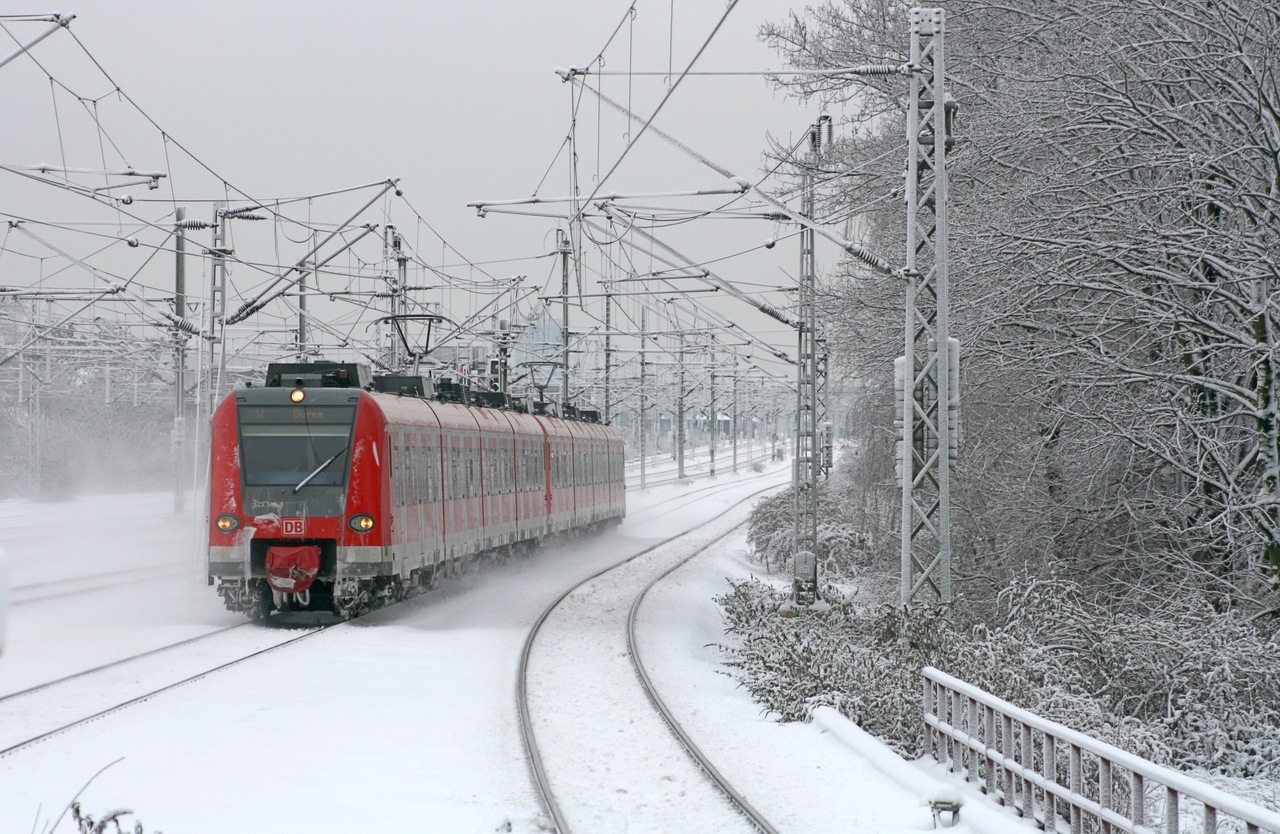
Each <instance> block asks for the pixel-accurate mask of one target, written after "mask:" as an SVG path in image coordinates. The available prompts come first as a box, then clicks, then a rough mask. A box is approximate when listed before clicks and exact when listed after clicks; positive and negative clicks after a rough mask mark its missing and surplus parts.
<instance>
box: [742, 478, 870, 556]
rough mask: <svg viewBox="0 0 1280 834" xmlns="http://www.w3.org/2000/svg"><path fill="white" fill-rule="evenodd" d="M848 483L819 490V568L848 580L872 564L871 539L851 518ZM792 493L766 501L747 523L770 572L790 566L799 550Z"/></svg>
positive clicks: (835, 483) (756, 550) (753, 543)
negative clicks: (847, 509) (796, 539)
mask: <svg viewBox="0 0 1280 834" xmlns="http://www.w3.org/2000/svg"><path fill="white" fill-rule="evenodd" d="M846 493H847V484H845V483H844V482H843V480H840V479H835V480H833V481H832V482H831V483H829V484H820V485H819V487H818V541H817V545H818V547H817V555H818V569H819V572H820V573H821V575H823V576H827V577H831V578H834V579H839V580H842V581H848V580H851V579H853V578H855V577H857V576H858V575H859V574H860V573H861V570H862V568H864V567H866V566H867V565H868V564H869V561H870V557H869V555H868V538H867V536H866V535H865V534H864V533H863V532H862V531H861V530H860V529H859V527H858V526H857V525H856V524H855V523H854V522H853V520H852V519H850V518H849V517H848V513H847V512H846V511H845V509H844V506H845V504H846V503H847V501H848V495H847V494H846ZM793 500H794V499H793V497H792V494H791V491H790V490H787V491H785V492H780V493H776V494H774V495H770V496H768V497H766V498H762V499H761V500H760V501H759V502H757V503H756V506H755V507H754V508H753V509H752V511H751V516H750V519H749V520H748V522H747V543H748V544H750V545H751V547H752V549H753V550H754V553H755V558H757V559H759V560H760V562H761V563H762V564H763V565H764V566H765V567H766V568H768V569H770V570H777V569H779V568H782V567H784V566H786V565H789V564H790V560H791V555H792V552H793V551H794V550H795V524H794V518H795V514H794V513H795V510H794V505H793Z"/></svg>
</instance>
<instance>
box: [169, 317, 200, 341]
mask: <svg viewBox="0 0 1280 834" xmlns="http://www.w3.org/2000/svg"><path fill="white" fill-rule="evenodd" d="M164 317H165V318H166V319H168V320H169V323H170V324H172V325H173V326H174V327H176V328H177V329H179V330H181V331H182V332H183V333H186V334H187V335H188V336H195V335H197V334H198V333H199V332H200V328H198V327H196V326H195V325H194V324H192V323H191V322H189V321H187V320H186V319H183V318H178V317H177V316H175V315H174V314H173V313H165V314H164Z"/></svg>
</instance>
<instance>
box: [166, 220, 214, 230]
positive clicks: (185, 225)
mask: <svg viewBox="0 0 1280 834" xmlns="http://www.w3.org/2000/svg"><path fill="white" fill-rule="evenodd" d="M173 225H174V227H175V228H178V229H207V228H209V227H210V226H211V225H213V224H212V223H210V222H208V221H207V220H179V221H178V222H177V223H174V224H173Z"/></svg>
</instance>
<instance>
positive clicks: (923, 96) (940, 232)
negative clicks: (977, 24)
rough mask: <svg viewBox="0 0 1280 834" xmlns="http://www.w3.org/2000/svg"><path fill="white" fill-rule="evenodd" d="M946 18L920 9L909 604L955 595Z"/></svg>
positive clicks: (903, 459)
mask: <svg viewBox="0 0 1280 834" xmlns="http://www.w3.org/2000/svg"><path fill="white" fill-rule="evenodd" d="M945 20H946V16H945V12H944V11H943V10H942V9H912V10H911V62H910V64H909V67H910V69H911V93H910V99H909V106H908V110H907V143H908V151H907V153H908V157H907V183H906V186H907V189H906V201H907V263H906V269H905V270H904V276H905V277H906V279H907V304H906V307H907V309H906V339H905V352H904V355H903V357H902V358H901V359H899V361H898V363H897V364H898V367H897V368H896V369H895V370H896V371H897V373H896V377H897V381H898V384H899V391H898V393H899V405H898V409H899V417H900V422H901V426H902V435H901V438H900V440H899V441H898V444H899V445H898V474H899V477H900V478H901V483H902V603H903V605H910V604H911V603H912V602H913V601H915V600H916V599H917V598H918V597H919V595H920V594H922V593H923V592H924V591H925V589H929V590H931V591H932V592H933V595H934V596H935V597H936V598H937V599H938V600H939V601H940V602H942V603H944V604H950V603H951V601H952V596H951V508H950V488H951V459H952V457H953V456H954V454H955V452H956V448H957V440H958V439H959V438H958V436H957V435H958V432H957V428H958V424H957V422H956V421H957V417H958V394H959V391H958V390H957V389H958V387H959V385H958V383H959V379H958V368H959V364H958V351H957V350H956V349H955V346H954V345H953V342H954V340H952V339H951V338H950V333H949V329H948V321H947V168H946V159H947V146H948V145H949V144H950V142H951V137H950V133H951V132H950V130H949V127H950V124H949V123H950V120H951V116H952V114H953V113H954V112H955V104H954V102H952V101H950V100H948V97H947V94H946V89H945V84H944V81H945V65H944V51H943V34H944V25H945ZM908 383H909V384H908ZM940 403H944V404H946V405H945V407H942V408H940V407H939V404H940Z"/></svg>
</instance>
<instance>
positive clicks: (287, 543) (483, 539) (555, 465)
mask: <svg viewBox="0 0 1280 834" xmlns="http://www.w3.org/2000/svg"><path fill="white" fill-rule="evenodd" d="M304 377H305V378H304ZM278 378H279V377H278V376H277V379H278ZM270 381H271V378H270V375H269V385H270ZM286 381H287V382H291V383H292V384H291V385H289V387H265V388H245V389H238V390H236V391H234V392H232V393H231V394H229V395H228V396H227V398H226V399H225V400H223V402H222V403H221V405H219V406H218V408H217V410H216V411H215V413H214V416H213V428H212V452H211V462H210V490H209V551H208V573H209V581H210V584H213V583H215V582H216V583H217V585H218V592H219V594H221V596H222V597H223V600H224V601H225V603H226V605H227V607H228V608H229V609H230V610H233V611H240V612H243V613H246V614H248V615H250V616H252V617H260V616H264V615H266V614H268V613H269V612H270V611H272V610H273V609H279V610H289V609H308V610H332V611H333V612H334V613H336V614H338V615H339V616H343V617H350V616H354V615H357V614H360V613H362V612H363V611H367V610H369V609H371V608H373V607H376V606H378V605H380V604H383V603H385V602H388V601H394V600H396V599H401V598H403V597H405V596H408V595H410V594H412V593H414V592H416V591H418V590H421V589H423V588H426V587H430V586H431V585H432V584H434V582H435V581H436V579H437V578H439V577H440V576H443V575H447V574H449V573H450V572H452V571H454V570H456V568H457V566H458V565H459V564H460V562H461V561H463V560H466V559H469V558H472V557H474V556H476V555H477V554H481V553H486V552H491V553H495V554H500V555H505V554H509V553H511V552H513V551H514V550H517V549H519V548H521V547H525V546H528V545H531V544H535V543H537V542H538V541H539V540H540V539H543V538H545V537H547V536H551V535H556V534H561V533H564V532H566V531H573V530H579V529H586V528H593V527H599V526H603V525H605V524H609V523H617V522H618V521H620V520H621V519H622V517H623V516H624V515H625V513H626V500H625V486H624V483H623V454H624V450H623V442H622V438H621V436H620V435H619V434H618V433H617V432H616V431H615V430H613V429H612V428H610V427H608V426H605V425H601V424H599V423H590V422H579V421H575V420H562V419H557V418H553V417H544V416H535V415H532V414H526V413H522V412H518V411H512V410H504V409H496V408H483V407H477V406H469V405H463V404H461V403H454V402H440V401H436V400H429V399H426V398H424V397H418V396H404V395H401V394H390V393H378V392H375V391H368V390H363V389H361V388H359V387H332V382H333V375H332V374H331V375H328V376H326V375H324V374H306V375H301V376H300V378H299V379H297V380H296V381H293V380H286Z"/></svg>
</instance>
